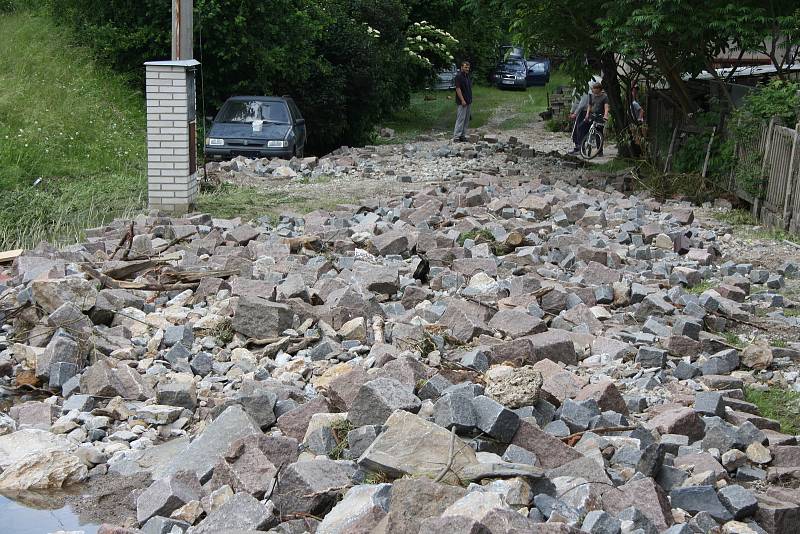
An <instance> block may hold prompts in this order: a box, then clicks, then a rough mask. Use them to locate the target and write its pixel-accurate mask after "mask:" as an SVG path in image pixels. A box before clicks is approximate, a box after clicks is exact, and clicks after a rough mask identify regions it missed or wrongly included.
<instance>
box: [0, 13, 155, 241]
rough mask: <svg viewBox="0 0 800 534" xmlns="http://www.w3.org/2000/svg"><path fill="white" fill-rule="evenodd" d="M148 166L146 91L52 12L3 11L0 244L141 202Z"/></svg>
mask: <svg viewBox="0 0 800 534" xmlns="http://www.w3.org/2000/svg"><path fill="white" fill-rule="evenodd" d="M145 169H146V145H145V120H144V100H143V97H142V95H141V94H140V93H137V92H136V91H134V90H132V89H130V88H129V87H128V86H126V85H125V84H124V80H122V79H120V77H119V76H116V75H113V74H111V73H110V72H108V71H107V70H105V69H103V68H102V67H99V66H98V65H96V64H95V62H94V60H93V59H92V56H91V53H90V52H89V51H88V50H86V49H84V48H81V47H76V46H74V45H73V44H72V43H71V42H70V39H69V35H68V34H67V33H66V32H65V30H63V29H62V28H60V27H59V26H58V25H57V24H56V23H55V22H54V21H52V20H51V19H49V18H47V17H43V16H37V15H34V14H31V13H25V12H22V13H14V14H1V15H0V250H3V249H7V248H13V247H17V246H20V247H31V246H34V245H35V244H36V243H37V242H38V241H40V240H42V239H45V240H48V241H51V242H52V241H55V242H59V243H64V242H69V241H72V240H74V239H75V238H76V237H77V236H79V235H80V233H81V231H82V229H84V228H87V227H90V226H93V225H97V224H102V223H103V222H106V221H109V220H111V219H113V218H114V217H119V216H120V215H122V214H124V213H126V212H131V211H132V210H139V209H141V208H143V207H144V205H145V202H146V179H145ZM37 182H38V183H37ZM34 183H37V185H33V184H34Z"/></svg>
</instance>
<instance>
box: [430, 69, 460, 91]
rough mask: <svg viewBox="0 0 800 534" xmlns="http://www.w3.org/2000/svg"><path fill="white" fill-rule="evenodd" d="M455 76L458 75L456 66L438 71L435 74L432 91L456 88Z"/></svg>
mask: <svg viewBox="0 0 800 534" xmlns="http://www.w3.org/2000/svg"><path fill="white" fill-rule="evenodd" d="M456 74H458V66H457V65H456V64H453V65H451V66H450V68H449V69H444V70H440V71H439V72H437V73H436V81H435V82H434V83H433V87H432V88H433V89H436V90H447V89H455V88H456Z"/></svg>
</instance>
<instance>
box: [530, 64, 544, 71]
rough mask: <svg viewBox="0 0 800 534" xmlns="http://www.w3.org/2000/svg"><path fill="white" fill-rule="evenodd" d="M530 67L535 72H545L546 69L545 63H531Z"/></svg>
mask: <svg viewBox="0 0 800 534" xmlns="http://www.w3.org/2000/svg"><path fill="white" fill-rule="evenodd" d="M528 68H529V69H530V70H532V71H533V72H544V71H545V70H546V69H545V65H544V63H529V64H528Z"/></svg>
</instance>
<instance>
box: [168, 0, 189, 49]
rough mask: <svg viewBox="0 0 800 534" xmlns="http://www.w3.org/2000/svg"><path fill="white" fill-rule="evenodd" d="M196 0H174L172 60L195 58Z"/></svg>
mask: <svg viewBox="0 0 800 534" xmlns="http://www.w3.org/2000/svg"><path fill="white" fill-rule="evenodd" d="M193 9H194V0H172V60H173V61H179V60H183V59H194V49H193V37H194V17H193V13H192V11H193Z"/></svg>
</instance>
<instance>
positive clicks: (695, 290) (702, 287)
mask: <svg viewBox="0 0 800 534" xmlns="http://www.w3.org/2000/svg"><path fill="white" fill-rule="evenodd" d="M714 285H715V284H714V283H713V282H709V281H708V280H703V281H702V282H700V283H699V284H697V285H696V286H693V287H687V288H686V292H687V293H691V294H693V295H701V294H703V293H704V292H705V291H707V290H709V289H711V288H713V287H714Z"/></svg>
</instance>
